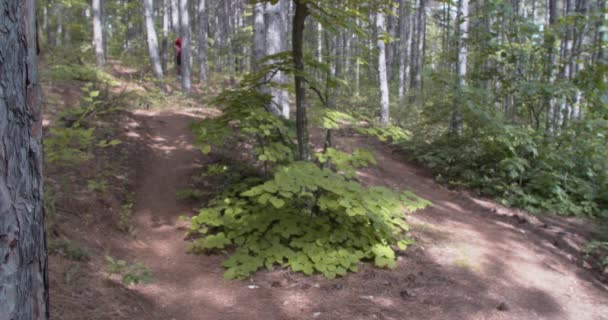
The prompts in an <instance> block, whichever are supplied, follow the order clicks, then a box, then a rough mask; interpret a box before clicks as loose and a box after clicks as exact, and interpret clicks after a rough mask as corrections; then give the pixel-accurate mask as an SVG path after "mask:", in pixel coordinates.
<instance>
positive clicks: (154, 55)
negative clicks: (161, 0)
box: [144, 0, 164, 87]
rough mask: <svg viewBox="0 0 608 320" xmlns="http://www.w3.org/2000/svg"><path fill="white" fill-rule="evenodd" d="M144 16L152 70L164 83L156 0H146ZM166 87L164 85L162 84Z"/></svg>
mask: <svg viewBox="0 0 608 320" xmlns="http://www.w3.org/2000/svg"><path fill="white" fill-rule="evenodd" d="M144 16H145V19H146V34H147V38H148V53H149V55H150V62H151V63H152V71H153V72H154V76H155V77H156V79H158V81H159V82H160V83H161V85H162V81H163V67H162V65H161V61H160V55H159V53H158V38H157V36H156V27H155V23H154V1H153V0H144ZM162 87H164V86H162Z"/></svg>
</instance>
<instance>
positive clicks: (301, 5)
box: [292, 0, 310, 161]
mask: <svg viewBox="0 0 608 320" xmlns="http://www.w3.org/2000/svg"><path fill="white" fill-rule="evenodd" d="M294 5H295V14H294V17H293V29H292V31H293V35H292V42H293V62H294V67H295V71H296V73H295V76H294V81H295V92H296V131H297V139H298V158H299V160H301V161H309V160H310V150H309V147H308V139H309V137H308V118H307V115H306V108H307V106H306V88H305V87H304V82H305V79H304V76H303V73H304V25H305V22H306V17H307V16H308V7H307V6H306V2H305V1H303V0H294Z"/></svg>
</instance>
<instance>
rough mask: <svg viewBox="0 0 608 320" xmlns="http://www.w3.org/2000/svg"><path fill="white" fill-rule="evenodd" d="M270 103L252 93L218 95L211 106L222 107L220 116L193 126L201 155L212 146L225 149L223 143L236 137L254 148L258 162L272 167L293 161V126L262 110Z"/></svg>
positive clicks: (239, 92) (240, 92) (267, 98)
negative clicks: (253, 145)
mask: <svg viewBox="0 0 608 320" xmlns="http://www.w3.org/2000/svg"><path fill="white" fill-rule="evenodd" d="M269 102H270V96H269V95H266V94H262V93H259V92H258V91H257V90H255V89H241V90H234V91H226V92H224V93H222V94H220V95H219V97H218V98H217V99H216V100H215V101H214V103H215V104H217V105H219V106H222V107H223V110H222V111H223V114H222V115H221V116H220V117H217V118H213V119H206V120H203V121H202V122H200V123H198V124H195V125H194V126H193V131H194V134H195V136H196V138H197V142H198V145H199V147H200V149H201V151H202V152H203V153H209V152H211V150H212V147H213V146H224V143H225V141H226V139H228V137H230V136H234V134H235V133H236V136H238V137H241V138H243V139H245V140H246V142H248V143H253V144H255V147H254V149H253V151H254V154H255V156H256V158H257V160H259V161H261V162H263V163H266V164H275V165H276V164H284V163H288V162H290V161H292V160H293V159H294V154H295V151H294V149H295V145H294V144H293V142H292V140H290V139H289V137H292V136H293V133H294V129H293V125H292V124H291V123H289V122H287V121H286V120H284V119H282V118H280V117H277V116H274V115H273V114H271V113H269V112H267V111H266V110H265V109H264V106H267V105H268V103H269Z"/></svg>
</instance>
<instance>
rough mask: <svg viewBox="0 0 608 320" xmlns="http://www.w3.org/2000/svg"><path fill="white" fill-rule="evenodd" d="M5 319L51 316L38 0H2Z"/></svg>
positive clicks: (0, 229)
mask: <svg viewBox="0 0 608 320" xmlns="http://www.w3.org/2000/svg"><path fill="white" fill-rule="evenodd" d="M0 7H1V8H2V11H1V12H0V25H1V26H2V28H3V32H2V41H0V57H2V58H1V59H2V63H0V74H1V75H2V76H1V77H0V88H2V89H0V91H2V94H0V257H2V258H1V259H0V319H10V320H44V319H49V307H48V275H47V270H48V267H47V254H46V238H45V231H44V206H43V195H44V192H43V179H42V146H41V139H42V114H41V97H42V94H41V89H40V84H39V82H38V58H37V56H36V54H37V52H36V51H37V50H36V49H37V48H36V24H35V16H36V14H35V10H36V1H35V0H21V1H14V0H0Z"/></svg>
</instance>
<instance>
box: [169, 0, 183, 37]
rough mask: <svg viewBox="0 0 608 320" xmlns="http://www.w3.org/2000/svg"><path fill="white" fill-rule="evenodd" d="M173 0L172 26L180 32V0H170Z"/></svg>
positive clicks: (176, 31) (174, 30)
mask: <svg viewBox="0 0 608 320" xmlns="http://www.w3.org/2000/svg"><path fill="white" fill-rule="evenodd" d="M169 1H171V27H172V28H173V32H174V33H177V34H179V33H180V32H181V25H180V22H179V20H180V13H179V10H180V9H179V2H180V0H169Z"/></svg>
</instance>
